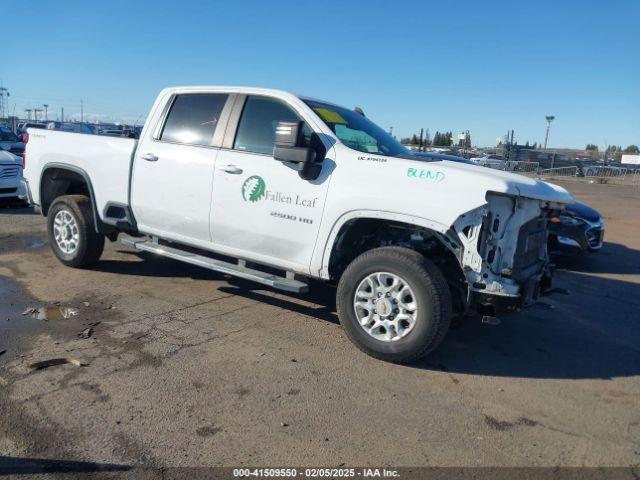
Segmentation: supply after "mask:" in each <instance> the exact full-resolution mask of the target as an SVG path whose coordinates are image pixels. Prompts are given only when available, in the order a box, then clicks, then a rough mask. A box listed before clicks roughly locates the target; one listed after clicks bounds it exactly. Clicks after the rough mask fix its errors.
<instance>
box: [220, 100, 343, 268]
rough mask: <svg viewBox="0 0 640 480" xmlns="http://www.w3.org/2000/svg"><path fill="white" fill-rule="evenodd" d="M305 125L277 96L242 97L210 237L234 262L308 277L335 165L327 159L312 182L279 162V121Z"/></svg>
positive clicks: (228, 139) (225, 152)
mask: <svg viewBox="0 0 640 480" xmlns="http://www.w3.org/2000/svg"><path fill="white" fill-rule="evenodd" d="M238 115H239V119H238ZM300 120H303V121H304V120H305V119H304V118H302V117H301V116H300V114H299V113H297V112H296V111H294V109H293V108H292V107H291V106H290V105H288V104H287V103H285V102H284V101H282V100H280V99H277V98H275V97H268V96H258V95H249V96H248V97H246V98H245V97H244V96H243V95H239V96H238V99H237V102H236V105H235V106H234V109H233V111H232V112H231V114H230V120H229V127H228V128H227V134H226V136H225V139H224V146H225V147H228V148H223V149H222V150H221V151H220V153H219V154H218V158H217V161H216V171H215V173H214V178H215V180H214V186H213V196H212V208H211V218H212V221H211V235H212V239H213V242H214V244H216V245H219V246H221V247H223V248H222V250H224V251H226V252H228V253H230V254H232V255H235V256H239V257H245V258H250V259H255V260H257V261H262V262H265V263H272V264H277V265H280V266H284V267H287V268H291V269H292V270H296V271H303V272H308V268H309V263H310V261H311V255H312V253H313V248H314V245H315V241H316V237H317V233H318V229H319V226H320V220H321V218H322V211H323V208H324V201H325V197H326V194H327V188H328V183H329V182H328V177H329V172H330V171H331V165H334V164H333V162H332V161H330V160H328V159H325V160H324V162H323V168H322V172H321V173H320V176H319V178H318V179H316V180H312V181H308V180H303V179H301V178H300V176H299V175H298V172H296V171H294V170H292V169H291V168H288V167H287V166H286V165H284V164H282V163H281V162H278V161H276V160H275V159H274V158H273V146H274V140H275V130H276V125H277V124H278V122H280V121H289V122H292V121H293V122H295V121H300ZM311 135H312V130H311V127H310V126H309V124H308V123H306V124H305V138H306V141H307V142H309V143H310V142H311Z"/></svg>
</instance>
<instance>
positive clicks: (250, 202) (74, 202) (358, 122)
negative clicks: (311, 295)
mask: <svg viewBox="0 0 640 480" xmlns="http://www.w3.org/2000/svg"><path fill="white" fill-rule="evenodd" d="M72 137H73V138H72ZM26 158H27V170H26V177H27V179H28V182H29V186H30V191H31V193H32V196H33V201H34V203H36V204H38V205H39V207H40V209H41V210H42V212H43V214H45V215H47V216H48V217H49V224H50V228H49V231H50V237H51V244H52V248H53V251H54V253H55V254H56V256H58V258H59V259H60V260H61V261H62V262H63V263H65V264H68V265H70V266H84V265H87V264H89V263H94V262H96V261H97V260H98V258H99V256H100V254H101V252H102V248H103V245H104V238H110V239H116V238H117V237H118V235H119V234H120V233H128V234H130V235H134V236H135V237H134V239H133V240H132V239H131V238H129V239H128V240H127V239H125V241H126V242H128V243H129V244H130V245H133V246H135V247H136V248H139V249H146V250H149V251H154V252H155V253H158V254H160V255H165V256H171V257H172V258H176V259H179V260H183V261H187V262H190V263H194V264H196V265H200V266H204V267H206V268H212V269H214V270H218V271H223V272H225V273H231V274H235V275H238V276H242V277H244V278H250V279H252V280H255V281H260V282H261V283H266V284H268V285H271V286H274V287H276V288H282V289H284V290H288V291H293V292H298V291H302V290H304V289H305V288H307V281H306V279H309V278H315V279H319V280H322V281H326V282H328V283H330V284H333V285H337V293H336V295H337V302H336V303H337V306H338V315H339V318H340V321H341V323H342V324H343V326H344V327H345V330H346V332H347V334H348V335H349V337H350V338H351V339H352V340H353V341H354V343H355V344H356V345H357V346H358V347H359V348H361V349H362V350H364V351H365V352H366V353H368V354H371V355H373V356H376V357H378V358H382V359H385V360H391V361H398V362H403V361H411V360H415V359H417V358H420V357H422V356H424V355H426V354H427V353H429V352H431V351H432V350H433V349H435V348H436V347H437V345H438V344H439V343H440V341H441V340H442V338H444V335H445V333H446V330H447V329H448V326H449V324H450V321H451V317H452V316H453V315H465V314H471V313H474V312H480V313H486V314H492V315H494V314H498V313H500V312H502V311H505V310H518V309H520V308H522V307H523V306H526V305H527V304H530V303H532V302H534V301H535V299H536V298H537V295H538V294H539V293H540V290H541V289H544V288H545V287H546V286H548V285H549V281H550V272H549V268H548V255H547V251H546V243H547V242H546V240H547V228H546V226H547V222H548V219H549V218H550V216H551V215H552V214H553V213H554V212H557V211H558V210H559V209H561V208H562V206H563V205H564V204H566V203H568V202H570V201H572V197H571V196H570V195H569V194H568V192H566V191H565V190H564V189H562V188H560V187H557V186H554V185H551V184H548V183H544V182H539V181H536V180H533V179H530V178H526V177H522V176H519V175H515V174H511V173H507V172H498V171H491V170H488V169H484V168H481V167H478V166H475V165H467V164H461V163H457V162H454V161H450V160H448V159H442V158H437V157H433V158H421V157H417V156H414V155H413V154H412V153H411V152H410V151H408V150H407V149H406V148H405V147H403V146H402V145H401V144H399V143H398V142H397V141H396V140H395V139H394V138H392V137H391V136H390V135H388V134H387V133H386V132H385V131H384V130H383V129H381V128H380V127H378V126H377V125H376V124H375V123H373V122H372V121H371V120H369V119H368V118H367V117H366V116H365V115H364V113H363V112H362V111H361V110H360V111H355V110H351V109H347V108H344V107H340V106H338V105H335V104H333V103H330V102H324V101H320V100H315V99H312V98H308V97H301V96H298V95H293V94H291V93H287V92H282V91H278V90H267V89H259V88H244V87H242V88H240V87H237V88H234V87H180V88H170V89H166V90H163V91H162V92H161V93H160V95H159V96H158V98H157V100H156V102H155V104H154V106H153V108H152V110H151V112H150V114H149V116H148V118H147V121H146V123H145V126H144V128H143V130H142V132H141V135H140V139H139V140H138V141H136V140H133V139H126V138H113V137H99V136H88V135H79V134H73V133H64V132H53V131H44V132H43V131H39V132H37V133H36V132H33V133H32V134H31V135H30V140H29V143H28V145H27V154H26ZM141 236H142V239H140V238H141ZM194 252H197V253H194ZM219 256H224V258H225V259H227V260H224V261H223V260H221V259H220V258H217V257H219ZM229 257H230V258H233V259H235V261H234V262H229V261H228V258H229ZM247 262H250V264H251V268H249V265H248V263H247ZM273 269H276V270H279V271H281V272H282V273H281V274H272V273H264V271H272V270H273Z"/></svg>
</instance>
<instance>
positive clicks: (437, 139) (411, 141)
mask: <svg viewBox="0 0 640 480" xmlns="http://www.w3.org/2000/svg"><path fill="white" fill-rule="evenodd" d="M400 143H402V144H404V145H420V137H419V136H418V135H417V134H415V133H414V134H413V135H412V136H411V137H404V138H401V139H400ZM453 144H454V138H453V132H451V131H449V132H442V133H440V132H439V131H437V132H436V133H435V135H434V136H433V138H429V136H427V137H426V138H423V139H422V146H424V147H450V146H452V145H453ZM456 145H458V146H459V147H466V148H468V147H470V146H471V135H470V134H469V133H468V132H467V135H466V139H465V140H456Z"/></svg>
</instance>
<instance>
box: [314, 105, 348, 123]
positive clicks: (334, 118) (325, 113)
mask: <svg viewBox="0 0 640 480" xmlns="http://www.w3.org/2000/svg"><path fill="white" fill-rule="evenodd" d="M313 111H314V112H316V113H317V114H318V115H319V116H320V118H321V119H322V120H324V121H325V122H327V123H334V124H337V125H347V124H348V122H347V121H346V120H345V119H344V118H342V115H340V114H339V113H338V112H336V111H334V110H329V109H328V108H314V109H313Z"/></svg>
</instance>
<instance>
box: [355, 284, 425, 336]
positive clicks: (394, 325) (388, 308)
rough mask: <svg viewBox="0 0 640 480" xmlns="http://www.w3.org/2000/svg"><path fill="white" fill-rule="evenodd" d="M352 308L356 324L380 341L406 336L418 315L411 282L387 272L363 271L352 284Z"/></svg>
mask: <svg viewBox="0 0 640 480" xmlns="http://www.w3.org/2000/svg"><path fill="white" fill-rule="evenodd" d="M353 308H354V311H355V314H356V318H357V319H358V323H359V325H360V327H362V329H363V330H364V331H365V332H366V333H367V334H368V335H370V336H372V337H373V338H375V339H376V340H380V341H383V342H395V341H397V340H400V339H401V338H404V337H406V336H407V335H408V334H409V332H411V330H413V328H414V326H415V324H416V320H417V318H418V305H417V302H416V297H415V295H414V293H413V290H412V289H411V286H410V285H409V283H408V282H407V281H406V280H405V279H404V278H402V277H400V276H399V275H396V274H394V273H389V272H375V273H372V274H370V275H367V276H366V277H365V278H364V279H363V280H362V281H361V282H360V284H359V285H358V288H356V291H355V294H354V299H353Z"/></svg>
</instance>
